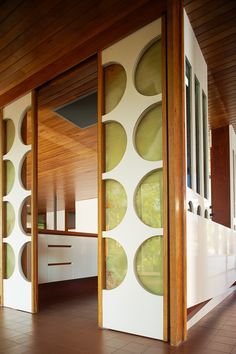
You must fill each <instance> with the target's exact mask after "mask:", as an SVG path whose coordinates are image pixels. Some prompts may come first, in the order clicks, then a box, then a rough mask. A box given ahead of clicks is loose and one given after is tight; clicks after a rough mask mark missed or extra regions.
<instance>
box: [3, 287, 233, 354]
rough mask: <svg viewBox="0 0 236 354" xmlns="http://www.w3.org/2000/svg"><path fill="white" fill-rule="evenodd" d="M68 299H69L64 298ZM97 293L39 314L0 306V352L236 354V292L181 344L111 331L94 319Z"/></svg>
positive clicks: (63, 300)
mask: <svg viewBox="0 0 236 354" xmlns="http://www.w3.org/2000/svg"><path fill="white" fill-rule="evenodd" d="M68 300H69V301H68ZM96 318H97V302H96V294H95V293H91V292H90V293H88V294H80V296H79V298H76V299H75V298H74V299H73V298H67V299H66V298H60V301H57V302H56V303H54V304H52V302H49V303H48V304H46V305H44V306H43V307H41V312H40V313H39V314H38V315H30V314H27V313H24V312H20V311H15V310H11V309H7V308H4V309H1V310H0V353H1V354H3V353H4V354H23V353H24V354H35V353H37V354H75V353H77V354H109V353H115V354H128V353H135V354H139V353H145V354H167V353H176V354H178V353H179V354H180V353H185V354H196V353H198V354H212V353H236V293H234V294H232V295H231V296H230V297H228V298H227V299H226V300H225V301H224V302H223V303H222V304H221V305H219V306H218V307H217V308H216V309H215V310H214V311H212V312H211V314H209V315H208V316H206V317H205V318H204V319H202V320H201V321H200V322H199V324H198V325H196V326H195V327H193V328H192V329H191V330H190V332H189V339H188V341H187V342H186V343H184V344H183V345H182V346H180V347H179V348H171V347H170V346H169V345H167V344H165V343H162V342H160V341H156V340H152V339H147V338H142V337H138V336H133V335H128V334H124V333H119V332H113V331H109V330H99V329H98V328H97V323H96Z"/></svg>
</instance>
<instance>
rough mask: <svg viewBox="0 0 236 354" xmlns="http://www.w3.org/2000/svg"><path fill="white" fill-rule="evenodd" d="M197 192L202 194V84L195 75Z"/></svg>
mask: <svg viewBox="0 0 236 354" xmlns="http://www.w3.org/2000/svg"><path fill="white" fill-rule="evenodd" d="M194 87H195V134H196V192H197V193H199V194H200V184H201V183H200V84H199V81H198V79H197V77H196V76H195V82H194Z"/></svg>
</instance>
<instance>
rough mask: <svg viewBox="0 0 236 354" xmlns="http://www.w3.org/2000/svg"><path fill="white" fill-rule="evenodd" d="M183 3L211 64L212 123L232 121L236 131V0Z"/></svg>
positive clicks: (216, 124) (214, 124)
mask: <svg viewBox="0 0 236 354" xmlns="http://www.w3.org/2000/svg"><path fill="white" fill-rule="evenodd" d="M184 3H185V9H186V12H187V14H188V16H189V19H190V22H191V25H192V27H193V29H194V33H195V35H196V37H197V40H198V43H199V45H200V47H201V50H202V52H203V55H204V57H205V60H206V62H207V65H208V80H209V85H208V98H209V121H210V126H211V127H212V128H216V127H220V126H224V125H227V124H233V125H234V129H235V131H236V1H235V0H211V1H206V0H185V1H184Z"/></svg>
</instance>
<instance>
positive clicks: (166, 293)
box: [161, 16, 169, 341]
mask: <svg viewBox="0 0 236 354" xmlns="http://www.w3.org/2000/svg"><path fill="white" fill-rule="evenodd" d="M161 27H162V28H161V38H162V154H163V195H164V199H163V232H164V233H163V262H164V272H163V278H164V279H163V280H164V282H163V287H164V319H163V321H164V323H163V326H164V341H168V340H169V333H168V328H169V300H168V296H169V279H168V278H169V277H168V258H169V256H168V183H167V181H168V155H167V107H166V104H167V100H166V17H165V16H162V23H161Z"/></svg>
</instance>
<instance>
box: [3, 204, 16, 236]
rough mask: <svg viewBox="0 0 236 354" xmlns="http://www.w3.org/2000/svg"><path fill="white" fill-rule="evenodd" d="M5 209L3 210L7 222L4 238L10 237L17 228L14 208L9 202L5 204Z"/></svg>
mask: <svg viewBox="0 0 236 354" xmlns="http://www.w3.org/2000/svg"><path fill="white" fill-rule="evenodd" d="M3 208H4V209H3V210H4V213H5V217H4V220H6V221H5V223H6V224H5V225H4V231H3V234H4V237H8V236H9V235H10V234H11V233H12V230H13V228H14V226H15V212H14V208H13V206H12V205H11V203H9V202H4V203H3Z"/></svg>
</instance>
